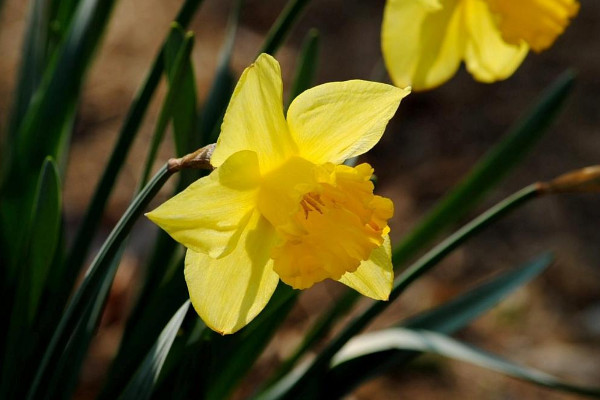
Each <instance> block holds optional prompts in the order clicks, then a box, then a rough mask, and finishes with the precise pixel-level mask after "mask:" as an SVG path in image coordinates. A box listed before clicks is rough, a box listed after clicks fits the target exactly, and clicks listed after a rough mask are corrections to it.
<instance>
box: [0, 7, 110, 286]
mask: <svg viewBox="0 0 600 400" xmlns="http://www.w3.org/2000/svg"><path fill="white" fill-rule="evenodd" d="M113 2H114V0H82V2H81V4H80V6H79V7H78V8H77V11H76V12H75V16H74V20H73V23H72V24H71V25H70V28H69V30H68V32H67V34H66V35H65V38H64V40H63V41H62V43H61V45H60V47H59V48H58V49H57V50H56V54H54V56H53V57H52V60H51V61H50V63H49V65H48V67H47V68H45V70H44V76H43V79H42V81H41V83H39V85H37V90H36V92H35V95H34V96H33V97H32V99H31V101H30V102H28V108H27V111H26V112H25V114H24V116H23V118H22V122H20V123H19V124H18V132H17V134H16V136H14V141H13V142H11V143H10V149H8V150H7V151H9V152H11V154H12V155H13V156H12V158H11V159H10V160H9V162H10V163H9V165H7V166H6V167H7V172H6V175H3V179H2V182H1V183H0V185H1V186H2V187H1V191H0V192H1V193H2V203H1V204H2V206H1V207H0V231H1V232H0V240H1V242H2V243H0V245H1V246H2V251H3V252H6V253H7V255H6V256H5V257H6V258H7V259H8V260H9V262H8V268H9V269H10V270H9V271H8V275H9V279H10V276H11V274H12V275H13V276H14V269H15V268H16V256H17V253H16V249H17V248H19V247H18V246H20V243H21V242H22V240H23V238H24V237H25V236H26V235H27V233H26V232H24V231H23V224H22V223H20V221H23V220H25V219H26V217H27V216H28V215H29V213H30V211H31V206H32V198H33V193H34V191H35V182H36V177H37V173H38V171H39V168H40V167H41V165H42V163H43V161H44V158H45V157H46V156H48V155H49V156H51V157H52V158H53V159H55V160H63V159H64V157H65V154H62V151H64V149H65V148H66V146H65V143H66V142H68V141H69V137H70V134H71V129H65V127H68V126H70V125H71V122H72V118H73V112H74V110H75V108H76V104H77V102H78V100H79V95H80V92H81V87H82V84H83V80H84V77H85V72H86V71H87V69H88V67H89V65H90V64H91V61H92V56H93V54H94V52H95V49H96V48H97V46H98V43H99V42H100V38H101V36H102V33H103V32H104V29H105V27H106V25H107V22H108V18H109V15H110V11H111V9H112V5H113ZM26 101H27V100H26V99H23V102H26ZM65 136H67V137H65ZM7 227H10V229H9V231H8V232H7V231H6V230H7V229H8V228H7ZM15 243H16V246H15Z"/></svg>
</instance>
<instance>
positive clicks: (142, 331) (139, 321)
mask: <svg viewBox="0 0 600 400" xmlns="http://www.w3.org/2000/svg"><path fill="white" fill-rule="evenodd" d="M165 266H167V268H164V267H165ZM164 269H166V270H168V271H171V270H175V271H176V273H175V274H173V275H172V276H171V275H169V274H168V272H165V271H162V272H163V276H165V275H166V276H168V279H165V281H163V282H159V283H158V284H157V286H156V287H153V288H152V291H151V292H146V296H142V297H140V300H139V301H138V303H137V304H136V308H135V309H134V311H133V312H132V313H131V316H130V318H129V320H128V321H127V325H126V329H125V332H124V334H123V338H122V339H121V344H120V346H119V351H118V353H117V356H116V357H115V360H114V362H113V363H112V365H111V369H110V371H109V374H108V379H107V382H106V384H105V385H104V387H103V388H102V392H101V394H100V396H99V399H100V400H102V399H107V400H108V399H115V398H117V397H118V395H119V393H121V392H122V391H123V389H124V388H125V386H126V385H127V380H128V379H129V377H131V376H132V375H133V373H134V372H135V369H136V368H137V366H138V365H139V364H140V362H141V361H142V360H143V358H144V356H145V355H146V354H147V353H148V352H149V351H150V348H151V347H152V345H153V342H154V338H155V337H156V336H157V335H158V334H159V333H160V331H161V329H162V328H163V327H164V326H165V324H166V323H167V321H168V320H169V318H170V317H171V316H172V315H173V313H174V312H175V311H176V310H177V307H179V306H180V304H181V303H182V302H183V301H185V300H186V299H187V298H188V292H187V287H186V285H185V280H184V278H183V253H175V254H173V257H172V259H171V260H170V261H169V262H166V263H165V264H163V270H164Z"/></svg>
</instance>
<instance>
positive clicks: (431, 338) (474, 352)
mask: <svg viewBox="0 0 600 400" xmlns="http://www.w3.org/2000/svg"><path fill="white" fill-rule="evenodd" d="M407 350H408V351H419V352H426V353H431V354H437V355H441V356H444V357H448V358H451V359H454V360H459V361H464V362H468V363H471V364H474V365H477V366H480V367H483V368H487V369H490V370H492V371H496V372H500V373H502V374H504V375H507V376H511V377H513V378H517V379H521V380H523V381H526V382H529V383H533V384H536V385H540V386H545V387H548V388H550V389H554V390H560V391H564V392H569V393H575V394H579V395H584V396H590V397H595V398H598V397H600V388H590V387H584V386H577V385H573V384H570V383H567V382H564V381H561V380H560V379H558V378H556V377H554V376H552V375H550V374H547V373H545V372H541V371H539V370H536V369H533V368H528V367H524V366H521V365H517V364H514V363H512V362H510V361H508V360H506V359H504V358H501V357H499V356H497V355H495V354H491V353H488V352H486V351H484V350H481V349H478V348H476V347H474V346H472V345H469V344H466V343H461V342H459V341H457V340H455V339H453V338H451V337H449V336H446V335H443V334H440V333H436V332H432V331H427V330H414V329H407V328H391V329H386V330H383V331H379V332H373V333H368V334H365V335H362V336H358V337H356V338H355V339H353V340H352V341H350V342H349V343H348V345H347V346H346V347H344V349H342V350H341V351H340V353H338V355H337V356H336V357H335V359H334V360H333V366H334V367H336V366H341V365H343V364H344V363H352V367H353V368H365V365H363V364H362V363H360V360H361V358H362V357H370V356H371V355H373V354H377V353H383V352H385V353H389V352H394V351H401V352H405V351H407Z"/></svg>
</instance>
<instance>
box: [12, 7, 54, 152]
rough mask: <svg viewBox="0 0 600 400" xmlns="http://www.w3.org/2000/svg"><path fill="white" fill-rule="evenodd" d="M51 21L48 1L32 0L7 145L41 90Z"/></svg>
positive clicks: (47, 54) (46, 60)
mask: <svg viewBox="0 0 600 400" xmlns="http://www.w3.org/2000/svg"><path fill="white" fill-rule="evenodd" d="M50 20H51V1H50V0H33V1H32V2H31V6H30V8H29V12H28V15H27V29H26V31H25V38H24V40H23V45H22V49H21V54H22V58H21V65H20V67H19V72H18V74H19V78H18V83H17V89H16V91H15V94H14V104H13V107H12V112H11V118H10V128H9V140H10V142H12V141H13V140H14V137H15V135H16V133H17V131H18V129H19V126H20V125H21V121H22V120H23V117H24V115H25V113H26V111H27V108H28V107H29V103H30V102H31V99H32V97H33V95H34V94H35V92H36V91H37V89H38V88H39V86H40V83H41V81H42V77H43V75H44V70H45V69H46V66H47V63H48V57H49V53H48V36H49V33H50V32H49V29H50ZM9 147H11V146H10V144H9V145H8V146H7V147H6V148H9ZM5 153H6V154H5V157H6V156H8V155H9V154H8V153H10V152H8V151H5Z"/></svg>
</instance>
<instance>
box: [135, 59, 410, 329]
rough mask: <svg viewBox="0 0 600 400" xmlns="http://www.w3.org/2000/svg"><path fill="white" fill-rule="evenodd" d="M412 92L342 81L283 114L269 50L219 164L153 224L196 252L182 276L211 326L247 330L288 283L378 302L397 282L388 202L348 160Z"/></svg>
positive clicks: (218, 151) (246, 81)
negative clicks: (345, 290) (332, 283)
mask: <svg viewBox="0 0 600 400" xmlns="http://www.w3.org/2000/svg"><path fill="white" fill-rule="evenodd" d="M408 93H409V90H407V89H398V88H396V87H393V86H390V85H385V84H381V83H374V82H366V81H359V80H354V81H347V82H334V83H328V84H324V85H320V86H317V87H315V88H313V89H310V90H307V91H305V92H304V93H302V94H301V95H299V96H298V97H297V98H296V99H295V100H294V101H293V102H292V104H291V105H290V107H289V111H288V113H287V120H286V118H285V117H284V113H283V102H282V81H281V72H280V67H279V63H278V62H277V61H276V60H275V59H274V58H273V57H271V56H269V55H266V54H262V55H261V56H259V57H258V59H257V60H256V62H255V63H254V64H253V65H251V66H250V67H248V68H247V69H246V70H245V71H244V73H243V74H242V76H241V78H240V80H239V82H238V84H237V86H236V88H235V91H234V93H233V95H232V98H231V101H230V103H229V106H228V108H227V112H226V114H225V118H224V121H223V125H222V127H221V135H220V137H219V140H218V142H217V145H216V148H215V150H214V153H213V155H212V159H211V164H212V165H213V166H214V167H215V168H216V169H215V170H214V171H213V172H212V173H211V174H210V175H209V176H207V177H204V178H202V179H199V180H198V181H196V182H195V183H193V184H192V185H190V186H189V187H188V188H187V189H186V190H185V191H183V192H182V193H180V194H179V195H177V196H175V197H173V198H172V199H171V200H169V201H167V202H166V203H164V204H163V205H161V206H160V207H158V208H157V209H156V210H154V211H152V212H150V213H148V214H147V215H148V218H150V219H151V220H152V221H154V222H155V223H156V224H158V225H159V226H161V227H162V228H163V229H164V230H166V231H167V232H168V233H169V234H170V235H171V236H172V237H173V238H174V239H175V240H177V241H179V242H180V243H182V244H183V245H185V246H186V247H187V248H188V251H187V255H186V260H185V277H186V282H187V285H188V289H189V292H190V298H191V301H192V304H193V305H194V307H195V309H196V311H197V312H198V314H199V315H200V316H201V317H202V319H203V320H204V321H205V322H206V324H207V325H208V326H209V327H210V328H212V329H213V330H215V331H218V332H220V333H222V334H227V333H232V332H235V331H237V330H238V329H240V328H242V327H244V326H245V325H246V324H248V323H249V322H250V321H251V320H252V319H253V318H254V317H255V316H256V315H257V314H258V313H259V312H260V311H261V310H262V309H263V308H264V307H265V305H266V304H267V302H268V301H269V299H270V297H271V295H272V294H273V292H274V290H275V288H276V286H277V284H278V281H279V279H280V278H281V280H283V281H284V282H285V283H287V284H289V285H291V286H293V287H294V288H298V289H303V288H308V287H310V286H312V285H313V284H314V283H316V282H319V281H322V280H324V279H327V278H330V279H335V280H338V281H340V282H342V283H344V284H346V285H348V286H350V287H352V288H354V289H356V290H357V291H359V292H360V293H362V294H364V295H366V296H369V297H372V298H374V299H387V297H388V295H389V292H390V290H391V285H392V280H393V269H392V264H391V257H390V245H389V238H388V236H387V235H388V232H389V228H388V226H387V220H388V219H389V218H390V217H391V216H392V214H393V205H392V202H391V201H390V200H389V199H386V198H383V197H380V196H376V195H373V184H372V183H371V181H370V178H371V175H372V173H373V170H372V168H371V167H370V166H369V165H368V164H360V165H358V166H356V167H354V168H353V167H349V166H346V165H341V163H342V162H343V161H344V160H346V159H348V158H350V157H354V156H357V155H360V154H363V153H364V152H366V151H368V150H369V149H370V148H371V147H373V146H374V145H375V144H376V143H377V142H378V141H379V139H380V138H381V136H382V134H383V131H384V129H385V127H386V124H387V122H388V121H389V119H390V118H391V117H392V116H393V115H394V113H395V111H396V109H397V108H398V105H399V104H400V101H401V99H402V98H403V97H405V96H406V95H407V94H408Z"/></svg>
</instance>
